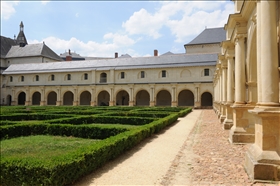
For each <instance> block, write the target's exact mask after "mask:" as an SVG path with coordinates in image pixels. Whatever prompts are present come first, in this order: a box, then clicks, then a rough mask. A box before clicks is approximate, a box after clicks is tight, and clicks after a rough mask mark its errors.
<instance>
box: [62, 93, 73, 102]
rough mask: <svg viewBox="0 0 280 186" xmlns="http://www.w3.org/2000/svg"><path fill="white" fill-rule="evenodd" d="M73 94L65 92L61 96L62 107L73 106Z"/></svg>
mask: <svg viewBox="0 0 280 186" xmlns="http://www.w3.org/2000/svg"><path fill="white" fill-rule="evenodd" d="M73 101H74V94H73V93H72V92H70V91H67V92H65V93H64V95H63V105H73Z"/></svg>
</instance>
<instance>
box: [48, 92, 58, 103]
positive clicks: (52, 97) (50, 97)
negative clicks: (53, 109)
mask: <svg viewBox="0 0 280 186" xmlns="http://www.w3.org/2000/svg"><path fill="white" fill-rule="evenodd" d="M56 101H57V94H56V92H50V93H49V94H48V100H47V105H56Z"/></svg>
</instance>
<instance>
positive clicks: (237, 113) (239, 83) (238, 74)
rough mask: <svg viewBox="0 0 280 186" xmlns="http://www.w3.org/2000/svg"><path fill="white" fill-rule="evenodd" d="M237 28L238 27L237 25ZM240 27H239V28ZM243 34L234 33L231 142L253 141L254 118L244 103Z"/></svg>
mask: <svg viewBox="0 0 280 186" xmlns="http://www.w3.org/2000/svg"><path fill="white" fill-rule="evenodd" d="M238 28H239V27H238ZM240 29H241V28H240ZM245 36H246V35H245V34H237V35H236V43H235V82H236V83H235V103H234V104H233V106H232V109H233V126H232V127H231V129H230V134H229V141H230V142H231V143H254V141H255V129H254V120H253V119H254V118H253V116H252V114H250V113H249V112H248V110H249V109H252V108H253V107H250V106H248V105H246V80H245V43H244V41H245Z"/></svg>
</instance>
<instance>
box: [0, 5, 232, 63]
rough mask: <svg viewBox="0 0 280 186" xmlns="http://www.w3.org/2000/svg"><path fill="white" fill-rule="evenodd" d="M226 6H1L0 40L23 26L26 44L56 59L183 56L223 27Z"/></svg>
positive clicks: (226, 12)
mask: <svg viewBox="0 0 280 186" xmlns="http://www.w3.org/2000/svg"><path fill="white" fill-rule="evenodd" d="M233 11H234V5H233V2H231V1H228V0H227V1H79V2H78V1H1V36H5V37H9V38H13V36H14V34H15V35H17V34H18V32H19V24H20V22H21V21H23V24H24V33H25V36H26V38H27V40H28V43H29V44H32V43H38V42H43V41H44V42H45V44H46V45H48V46H49V47H50V48H51V49H53V50H54V51H55V52H56V53H57V54H60V53H64V52H65V51H68V49H71V51H75V52H76V53H78V54H80V55H81V56H91V57H114V53H115V52H118V53H119V56H120V55H121V54H129V55H131V56H133V57H138V56H151V55H153V51H154V49H157V50H158V52H159V55H160V54H163V53H166V52H168V51H170V52H173V53H184V52H185V51H184V44H186V43H188V42H190V41H191V40H192V39H194V38H195V37H196V36H197V35H198V34H199V33H201V32H202V31H203V30H204V29H205V27H207V28H213V27H223V26H224V24H226V22H227V19H228V15H229V14H232V13H233Z"/></svg>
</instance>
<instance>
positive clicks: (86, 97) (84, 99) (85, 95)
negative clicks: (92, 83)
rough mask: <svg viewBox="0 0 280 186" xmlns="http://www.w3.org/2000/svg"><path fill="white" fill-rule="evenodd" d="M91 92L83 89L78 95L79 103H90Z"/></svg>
mask: <svg viewBox="0 0 280 186" xmlns="http://www.w3.org/2000/svg"><path fill="white" fill-rule="evenodd" d="M90 102H91V94H90V92H89V91H84V92H82V93H81V95H80V105H90Z"/></svg>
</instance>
